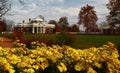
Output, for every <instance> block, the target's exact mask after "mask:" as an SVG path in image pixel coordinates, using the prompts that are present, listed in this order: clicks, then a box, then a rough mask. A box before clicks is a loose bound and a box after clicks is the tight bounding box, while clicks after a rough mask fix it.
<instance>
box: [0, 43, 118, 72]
mask: <svg viewBox="0 0 120 73" xmlns="http://www.w3.org/2000/svg"><path fill="white" fill-rule="evenodd" d="M14 44H16V45H17V47H16V48H2V47H0V73H7V72H9V73H120V60H119V59H118V57H119V54H118V51H117V49H116V48H115V45H114V44H112V43H111V42H109V43H108V44H107V45H103V46H102V47H99V48H95V47H92V48H89V49H84V50H80V49H74V48H71V47H69V46H63V47H60V46H58V45H53V46H52V47H50V46H46V45H45V44H43V43H41V44H40V43H37V42H32V44H31V45H33V46H36V47H35V48H34V49H28V48H26V47H25V44H21V43H14Z"/></svg>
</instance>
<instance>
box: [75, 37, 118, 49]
mask: <svg viewBox="0 0 120 73" xmlns="http://www.w3.org/2000/svg"><path fill="white" fill-rule="evenodd" d="M107 42H113V43H114V44H116V45H117V46H118V45H120V36H115V35H77V41H76V44H75V45H76V46H77V47H76V48H88V47H93V46H94V47H100V46H102V45H103V44H106V43H107Z"/></svg>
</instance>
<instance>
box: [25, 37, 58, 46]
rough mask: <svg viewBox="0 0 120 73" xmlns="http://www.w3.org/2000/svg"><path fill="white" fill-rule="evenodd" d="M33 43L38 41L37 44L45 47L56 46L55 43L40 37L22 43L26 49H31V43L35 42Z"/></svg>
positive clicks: (27, 39)
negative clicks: (42, 44)
mask: <svg viewBox="0 0 120 73" xmlns="http://www.w3.org/2000/svg"><path fill="white" fill-rule="evenodd" d="M33 38H34V39H33ZM35 41H38V42H39V43H44V44H46V45H47V46H52V45H55V44H57V43H56V42H54V41H52V40H48V39H44V38H41V37H30V38H26V39H25V40H24V42H23V43H24V44H26V47H27V48H30V47H31V42H35Z"/></svg>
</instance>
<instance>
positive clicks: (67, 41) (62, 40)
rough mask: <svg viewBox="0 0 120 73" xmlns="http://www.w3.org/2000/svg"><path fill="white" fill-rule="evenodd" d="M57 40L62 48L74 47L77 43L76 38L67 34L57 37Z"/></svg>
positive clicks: (63, 33)
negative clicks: (64, 46) (75, 42)
mask: <svg viewBox="0 0 120 73" xmlns="http://www.w3.org/2000/svg"><path fill="white" fill-rule="evenodd" d="M56 40H57V42H58V44H59V45H60V46H63V45H72V44H73V43H74V41H75V37H74V36H72V35H70V34H67V33H65V32H62V33H60V34H59V35H58V36H57V37H56Z"/></svg>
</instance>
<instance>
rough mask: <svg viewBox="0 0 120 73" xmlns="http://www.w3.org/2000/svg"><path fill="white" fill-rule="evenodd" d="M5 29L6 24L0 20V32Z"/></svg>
mask: <svg viewBox="0 0 120 73" xmlns="http://www.w3.org/2000/svg"><path fill="white" fill-rule="evenodd" d="M6 30H7V25H6V23H5V22H3V21H0V33H1V32H5V31H6Z"/></svg>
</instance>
